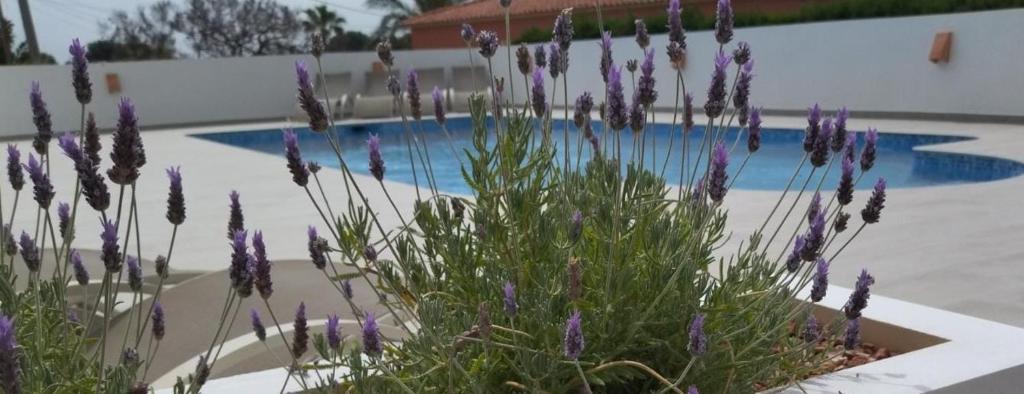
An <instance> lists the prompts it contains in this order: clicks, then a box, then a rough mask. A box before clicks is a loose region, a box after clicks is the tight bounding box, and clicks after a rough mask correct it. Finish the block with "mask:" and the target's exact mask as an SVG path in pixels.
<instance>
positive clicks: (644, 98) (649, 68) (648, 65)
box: [637, 48, 658, 107]
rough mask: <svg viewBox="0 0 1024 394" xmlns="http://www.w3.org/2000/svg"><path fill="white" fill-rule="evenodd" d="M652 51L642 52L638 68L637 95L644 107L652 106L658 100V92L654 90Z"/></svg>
mask: <svg viewBox="0 0 1024 394" xmlns="http://www.w3.org/2000/svg"><path fill="white" fill-rule="evenodd" d="M654 82H655V81H654V49H653V48H652V49H649V50H647V51H645V52H644V62H643V64H642V65H641V66H640V79H639V80H638V81H637V95H638V98H639V99H640V103H641V104H643V105H644V106H645V107H650V106H651V105H654V101H655V100H657V99H658V91H656V90H654Z"/></svg>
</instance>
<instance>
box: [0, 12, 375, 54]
mask: <svg viewBox="0 0 1024 394" xmlns="http://www.w3.org/2000/svg"><path fill="white" fill-rule="evenodd" d="M172 1H173V2H175V3H179V4H181V3H184V0H172ZM277 1H278V3H281V4H285V5H288V6H290V7H292V8H301V9H305V8H309V7H313V6H316V5H319V4H323V5H326V6H328V7H330V8H332V9H333V10H334V11H335V12H337V13H338V14H340V15H341V16H343V17H345V19H346V20H347V21H348V22H347V23H346V24H345V27H346V29H348V30H358V31H363V32H367V33H368V32H371V31H372V30H373V29H374V28H375V27H377V24H378V22H380V15H381V14H382V12H381V11H378V10H367V9H366V7H365V6H364V5H363V0H277ZM154 2H156V0H29V6H30V7H31V11H32V18H33V19H34V20H35V26H36V36H37V37H38V38H39V47H40V50H42V51H43V52H46V53H49V54H51V55H53V56H54V57H56V58H57V61H58V62H61V63H63V62H64V61H66V60H67V59H68V52H67V46H68V44H69V43H70V42H71V39H73V38H79V39H81V40H82V41H83V42H89V41H93V40H96V39H98V38H100V34H101V32H100V27H99V23H100V22H102V21H105V20H106V19H107V17H108V16H109V15H110V14H111V13H112V12H114V11H115V10H129V9H131V10H134V9H135V8H136V7H138V6H139V5H148V4H152V3H154ZM0 7H2V10H3V14H4V17H5V18H7V19H8V20H10V21H12V22H14V39H15V45H17V44H18V43H21V42H22V41H24V39H25V35H24V30H22V26H21V13H20V11H19V10H18V0H0ZM183 41H184V40H182V39H179V40H178V46H179V47H181V48H182V50H184V51H185V52H186V53H187V52H188V49H187V47H186V46H185V45H184V42H183Z"/></svg>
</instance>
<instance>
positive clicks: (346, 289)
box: [341, 279, 352, 300]
mask: <svg viewBox="0 0 1024 394" xmlns="http://www.w3.org/2000/svg"><path fill="white" fill-rule="evenodd" d="M341 293H342V294H343V295H344V296H345V299H346V300H351V299H352V281H351V280H348V279H346V280H345V281H344V282H341Z"/></svg>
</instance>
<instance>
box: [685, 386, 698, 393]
mask: <svg viewBox="0 0 1024 394" xmlns="http://www.w3.org/2000/svg"><path fill="white" fill-rule="evenodd" d="M686 394H700V391H697V386H696V385H692V384H691V385H690V387H689V388H687V389H686Z"/></svg>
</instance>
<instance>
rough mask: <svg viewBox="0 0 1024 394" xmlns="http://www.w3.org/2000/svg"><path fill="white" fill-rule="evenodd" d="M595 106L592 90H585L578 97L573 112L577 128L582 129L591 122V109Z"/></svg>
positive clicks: (573, 119)
mask: <svg viewBox="0 0 1024 394" xmlns="http://www.w3.org/2000/svg"><path fill="white" fill-rule="evenodd" d="M593 108H594V97H593V96H591V95H590V92H583V94H581V95H580V96H579V97H577V98H576V110H575V112H573V115H572V121H573V123H574V124H575V125H576V128H578V129H582V128H583V126H584V125H588V124H589V123H590V110H591V109H593Z"/></svg>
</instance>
